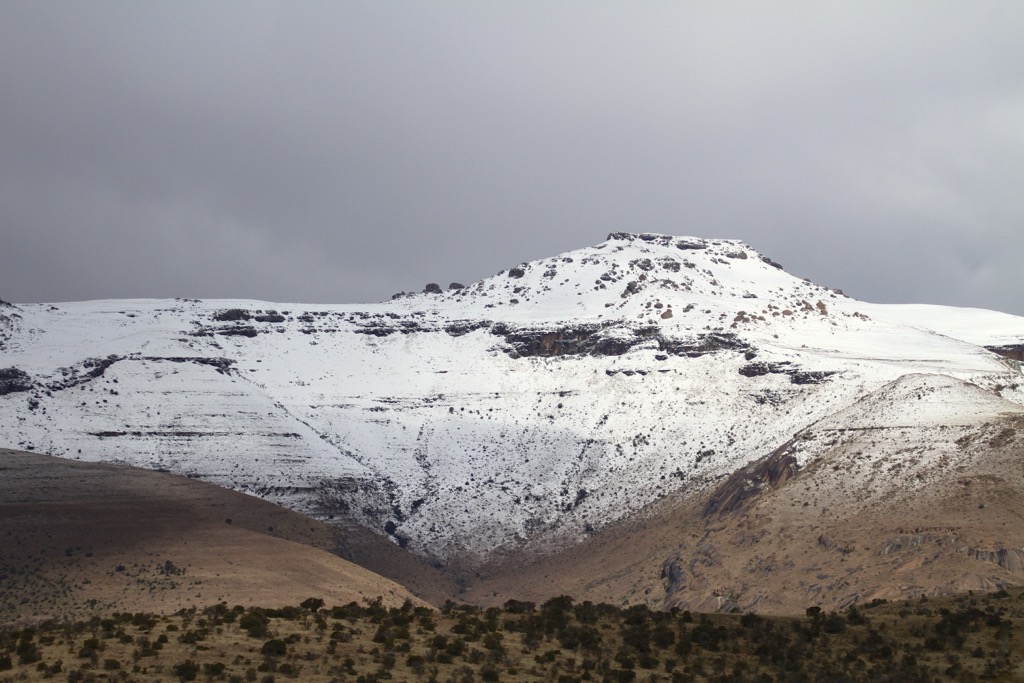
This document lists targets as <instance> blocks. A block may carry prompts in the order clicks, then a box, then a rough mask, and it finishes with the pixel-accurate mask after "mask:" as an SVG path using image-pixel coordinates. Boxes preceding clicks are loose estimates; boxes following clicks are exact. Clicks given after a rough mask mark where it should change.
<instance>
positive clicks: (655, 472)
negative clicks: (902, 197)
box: [0, 233, 1024, 568]
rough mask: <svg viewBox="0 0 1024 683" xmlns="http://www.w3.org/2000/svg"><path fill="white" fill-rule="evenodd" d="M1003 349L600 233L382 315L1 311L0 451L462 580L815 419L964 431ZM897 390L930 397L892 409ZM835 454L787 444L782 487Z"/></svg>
mask: <svg viewBox="0 0 1024 683" xmlns="http://www.w3.org/2000/svg"><path fill="white" fill-rule="evenodd" d="M1022 344H1024V319H1022V318H1019V317H1016V316H1011V315H1006V314H1001V313H996V312H992V311H984V310H978V309H957V308H951V307H942V306H906V305H900V306H893V305H880V304H869V303H866V302H861V301H856V300H854V299H851V298H849V297H847V296H845V295H844V294H843V293H842V292H840V291H838V290H833V289H829V288H826V287H823V286H820V285H817V284H814V283H812V282H809V281H807V280H802V279H800V278H797V277H794V276H792V275H790V274H789V273H787V272H786V271H785V270H783V269H782V267H781V266H780V265H779V264H777V263H775V262H773V261H772V260H771V259H769V258H767V257H765V256H763V255H761V254H759V253H758V252H757V251H755V250H754V249H752V248H751V247H749V246H747V245H745V244H743V243H742V242H738V241H732V240H709V239H700V238H695V237H672V236H667V235H656V234H649V233H641V234H630V233H613V234H612V235H609V237H608V240H607V241H605V242H603V243H601V244H598V245H596V246H594V247H589V248H584V249H580V250H576V251H572V252H567V253H565V254H561V255H558V256H555V257H551V258H547V259H542V260H539V261H533V262H530V263H523V264H520V265H517V266H514V267H511V268H509V269H507V270H505V271H502V272H500V273H498V274H497V275H495V276H493V277H490V278H487V279H485V280H482V281H480V282H477V283H473V284H470V285H468V286H462V285H458V284H454V283H453V284H452V285H451V286H450V287H448V288H442V287H440V286H438V285H436V284H431V285H428V286H427V287H425V290H424V292H422V293H415V294H400V295H396V296H395V297H394V298H393V299H392V300H391V301H388V302H384V303H380V304H371V305H332V306H324V305H305V304H271V303H266V302H256V301H242V300H230V301H227V300H219V301H215V300H207V301H198V300H181V299H177V300H172V301H148V300H132V301H94V302H82V303H62V304H37V305H5V306H3V307H0V425H3V427H2V431H0V436H2V441H3V442H4V443H3V444H2V445H6V446H9V447H12V448H21V449H25V450H35V451H40V452H46V453H50V454H53V455H58V456H62V457H68V458H76V459H81V460H93V461H110V462H124V463H129V464H132V465H136V466H141V467H146V468H151V469H163V470H170V471H173V472H176V473H179V474H186V475H188V476H192V477H196V478H200V479H203V480H206V481H209V482H213V483H217V484H220V485H222V486H226V487H230V488H233V489H236V490H240V491H244V492H248V493H252V494H255V495H258V496H261V497H264V498H268V499H270V500H273V501H276V502H279V503H282V504H284V505H287V506H289V507H292V508H294V509H297V510H300V511H302V512H305V513H307V514H309V515H312V516H315V517H318V518H321V519H327V520H334V521H336V522H338V523H342V522H344V523H347V524H353V523H355V524H359V525H362V526H365V527H367V528H369V529H372V530H374V531H376V532H377V533H379V534H382V535H386V536H387V537H388V538H390V539H391V540H392V541H393V542H395V543H398V544H400V545H401V546H403V547H405V548H406V549H407V550H408V551H410V552H412V553H415V554H417V555H419V556H421V557H423V558H426V559H429V560H430V561H432V562H435V563H438V564H448V565H449V566H451V567H464V568H473V567H478V566H481V565H482V563H492V564H493V563H496V562H500V561H501V558H503V557H512V556H515V557H523V556H524V555H523V554H524V553H526V555H527V556H544V555H547V554H550V553H552V552H555V551H558V550H559V549H564V548H568V547H573V546H575V545H578V544H580V543H583V542H585V541H586V540H587V539H588V538H590V537H591V536H593V535H595V534H598V533H599V532H600V530H601V529H602V528H604V527H607V526H608V525H610V524H613V523H616V522H617V521H620V520H624V519H627V518H633V517H635V516H636V515H638V514H641V513H643V514H647V513H645V512H644V511H645V510H647V511H649V510H651V509H653V508H652V507H651V506H652V505H655V504H658V505H664V504H666V501H668V502H671V501H674V500H680V501H682V500H697V499H698V498H700V497H701V496H704V497H707V496H711V495H712V494H713V493H714V492H715V491H716V489H717V487H720V486H722V485H723V484H724V483H725V482H727V481H728V480H729V478H730V477H732V476H733V475H735V474H736V473H737V472H741V471H743V468H745V467H748V466H750V465H751V464H753V463H757V462H759V461H760V460H761V459H762V458H764V457H766V456H769V455H770V454H772V453H774V452H777V451H778V449H779V448H780V447H782V446H783V445H785V444H787V443H790V442H791V441H792V440H793V439H794V437H795V435H798V434H800V433H803V430H806V429H808V428H809V427H811V426H812V425H816V424H818V425H823V424H833V423H836V421H839V422H842V420H843V419H844V418H843V416H847V415H848V416H850V417H849V419H850V420H851V421H860V422H858V425H860V424H861V422H864V421H867V422H864V424H868V423H870V424H871V425H872V426H871V428H892V427H896V426H899V425H900V424H902V421H903V420H904V419H905V418H906V416H907V415H908V413H907V405H908V404H910V405H914V406H923V405H925V403H917V402H916V401H917V400H918V399H915V398H913V397H912V396H911V395H912V394H913V392H914V391H918V392H919V393H920V396H921V398H920V400H921V401H925V398H924V397H925V396H934V395H937V394H935V393H934V392H945V393H941V395H942V396H947V397H949V398H948V400H947V399H944V400H943V405H944V406H945V407H946V408H948V410H947V413H948V412H952V413H953V414H954V417H953V418H948V415H946V413H941V411H939V413H936V415H938V417H937V418H936V419H937V420H938V422H939V424H938V425H937V426H941V425H942V424H945V423H944V422H943V420H947V419H953V420H954V421H955V420H957V419H960V418H957V417H955V415H957V414H960V413H959V412H958V410H959V408H958V407H959V406H961V405H962V406H963V408H964V410H967V411H968V412H969V414H970V415H971V416H972V417H971V420H974V419H975V418H976V417H977V415H975V413H976V412H977V411H978V410H982V409H981V408H977V406H978V405H981V404H979V403H978V401H976V400H975V397H976V395H977V394H978V393H979V392H980V394H982V395H984V396H985V397H987V399H986V400H989V399H990V400H989V402H988V403H984V402H982V403H984V409H983V411H982V412H984V413H985V416H990V414H991V410H992V408H991V404H992V402H993V401H994V402H996V403H997V404H998V405H999V406H1004V407H1005V406H1009V408H1007V410H1010V411H1011V412H1012V411H1013V410H1016V406H1019V405H1020V404H1022V403H1024V388H1022V385H1024V378H1022V376H1021V371H1020V365H1019V363H1018V362H1016V361H1014V360H1012V359H1011V358H1010V357H1012V356H1014V354H1017V356H1018V357H1019V354H1020V351H1021V349H1022V348H1024V347H1022V346H1021V345H1022ZM986 347H989V348H986ZM989 349H996V350H998V351H1000V353H1002V355H999V354H997V353H994V352H993V351H991V350H989ZM911 376H912V377H924V378H930V377H931V378H935V377H937V378H940V379H939V380H931V379H926V380H922V381H923V383H924V387H925V388H918V389H901V390H896V389H893V387H894V386H895V387H900V386H903V385H900V384H896V385H894V384H893V383H894V382H899V381H901V378H906V377H911ZM943 378H944V379H943ZM943 382H955V383H956V386H957V387H960V386H967V387H970V388H969V390H962V391H961V390H960V389H957V390H956V391H947V390H946V389H942V387H944V386H945V385H944V384H943ZM915 386H916V385H915ZM928 387H932V388H933V389H934V391H932V390H930V389H929V390H926V389H927V388H928ZM879 392H880V393H879ZM908 392H910V393H908ZM922 392H923V393H922ZM876 404H877V405H876ZM868 407H870V411H869V414H868V416H867V417H865V411H866V410H868ZM970 411H974V412H970ZM985 411H988V412H985ZM996 412H997V413H998V412H999V411H998V410H997V411H996ZM940 413H941V414H940ZM915 414H916V413H915ZM977 419H979V420H985V419H988V418H987V417H977ZM829 420H831V421H832V422H829ZM851 424H852V423H851ZM851 428H852V427H851ZM867 428H868V427H866V426H864V427H861V426H858V427H857V429H867ZM829 429H832V430H836V429H843V427H842V426H841V424H840V425H839V426H832V427H830V428H829ZM814 433H816V434H820V433H821V431H820V429H819V430H816V431H815V432H814ZM879 433H881V432H879ZM961 436H962V434H961ZM812 446H813V447H812ZM832 447H833V445H831V444H829V443H826V442H817V441H813V440H807V441H806V443H804V445H803V446H801V447H800V448H798V449H795V450H794V455H793V461H792V463H791V466H790V469H791V470H792V472H793V473H795V472H798V471H804V470H807V469H809V468H812V467H813V466H814V465H815V463H816V462H818V461H819V460H820V459H821V458H822V457H824V455H825V454H826V453H827V452H829V449H830V448H832ZM950 466H953V465H950ZM787 476H788V475H787ZM836 490H837V491H838V490H839V489H836ZM844 490H845V489H844ZM823 495H825V494H824V493H823Z"/></svg>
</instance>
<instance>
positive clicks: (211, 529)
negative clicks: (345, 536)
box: [0, 449, 423, 623]
mask: <svg viewBox="0 0 1024 683" xmlns="http://www.w3.org/2000/svg"><path fill="white" fill-rule="evenodd" d="M337 535H338V531H337V529H335V528H333V527H330V526H328V525H326V524H322V523H319V522H316V521H313V520H310V519H308V518H306V517H304V516H302V515H300V514H297V513H295V512H291V511H288V510H285V509H283V508H280V507H278V506H276V505H272V504H270V503H266V502H264V501H261V500H259V499H257V498H253V497H251V496H246V495H243V494H240V493H236V492H233V491H228V490H225V489H221V488H219V487H216V486H212V485H209V484H204V483H202V482H198V481H194V480H190V479H187V478H184V477H178V476H174V475H170V474H165V473H159V472H149V471H145V470H139V469H134V468H130V467H122V466H117V465H106V464H96V463H82V462H76V461H71V460H64V459H58V458H53V457H49V456H45V455H35V454H29V453H21V452H16V451H10V450H4V449H0V623H11V622H17V621H22V620H29V621H38V620H42V619H50V618H56V619H62V620H63V619H76V618H82V617H85V616H89V615H91V614H96V613H111V612H125V611H133V612H135V611H147V612H161V613H169V612H174V611H176V610H178V609H181V608H184V607H190V606H197V605H198V606H202V605H209V604H213V603H219V602H226V603H227V604H228V605H229V606H233V605H236V604H240V605H262V606H281V605H296V604H298V603H299V602H301V601H302V600H304V599H306V598H309V597H320V598H323V599H324V600H325V601H327V604H344V603H347V602H350V601H353V600H355V601H362V600H366V599H372V598H374V597H377V596H381V597H382V598H383V600H384V602H385V604H389V605H397V604H401V603H402V602H404V601H405V600H407V599H411V600H413V601H414V602H416V603H417V604H423V603H421V602H420V601H419V600H417V599H416V598H415V597H413V595H412V594H411V593H410V592H409V591H407V590H406V589H405V588H403V587H402V586H400V585H398V584H396V583H394V582H392V581H390V580H388V579H385V578H383V577H381V576H379V575H377V574H374V573H372V572H371V571H368V570H366V569H363V568H362V567H359V566H357V565H355V564H352V563H351V562H348V561H346V560H344V559H341V558H340V557H338V556H336V555H333V554H331V553H330V552H328V551H329V550H332V549H335V548H336V547H337V545H338V537H337Z"/></svg>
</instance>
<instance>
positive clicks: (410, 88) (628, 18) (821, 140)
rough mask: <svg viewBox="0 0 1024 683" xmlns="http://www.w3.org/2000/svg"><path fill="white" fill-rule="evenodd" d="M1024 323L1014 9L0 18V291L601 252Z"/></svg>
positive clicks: (244, 284)
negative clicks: (683, 253) (600, 246)
mask: <svg viewBox="0 0 1024 683" xmlns="http://www.w3.org/2000/svg"><path fill="white" fill-rule="evenodd" d="M617 230H626V231H636V232H662V233H669V234H676V235H696V236H702V237H723V238H737V239H742V240H745V241H746V242H748V243H750V244H751V245H753V246H754V247H755V248H757V249H759V250H760V251H761V252H762V253H765V254H767V255H768V256H770V257H771V258H773V259H775V260H776V261H779V262H781V263H782V264H783V265H784V266H785V267H786V269H787V270H789V271H790V272H791V273H793V274H795V275H799V276H801V277H809V278H811V279H812V280H814V281H816V282H819V283H820V284H824V285H827V286H831V287H840V288H842V289H843V290H845V291H846V292H847V293H848V294H850V295H851V296H855V297H857V298H861V299H866V300H869V301H880V302H928V303H944V304H952V305H962V306H977V307H984V308H993V309H997V310H1003V311H1007V312H1011V313H1017V314H1024V3H1022V2H1019V0H1007V1H1006V2H984V1H977V0H971V1H970V2H963V1H960V0H958V1H956V2H944V1H941V0H927V1H923V2H893V1H889V0H887V1H885V2H862V1H859V0H858V1H857V2H852V1H846V0H844V1H842V2H826V1H822V2H813V3H812V2H795V1H793V2H761V1H758V2H718V1H716V2H710V1H708V2H699V3H698V2H685V1H683V0H679V1H672V2H667V1H658V2H653V1H652V2H633V1H630V2H616V3H613V2H600V1H599V0H585V1H583V0H581V1H579V2H559V1H557V0H544V1H537V2H532V1H529V0H514V1H510V2H501V1H498V0H487V1H486V2H481V1H479V0H473V1H471V2H447V1H438V2H413V1H411V0H405V1H395V2H391V1H388V0H366V1H359V0H345V1H344V2H323V3H319V2H293V1H289V2H257V1H253V0H245V1H244V2H243V1H237V2H230V1H228V2H216V3H211V2H205V1H203V2H199V1H196V2H188V1H186V0H176V1H175V2H160V3H158V2H127V1H122V2H104V1H102V0H99V1H98V0H92V1H90V2H77V1H75V2H73V1H71V0H68V1H66V2H55V1H54V2H50V1H45V0H24V1H22V0H4V1H3V2H2V4H0V298H3V299H6V300H8V301H17V302H36V301H68V300H79V299H94V298H122V297H131V298H136V297H174V296H181V297H200V298H217V297H241V298H255V299H266V300H270V301H279V302H334V303H347V302H371V301H379V300H383V299H387V298H388V297H390V295H391V294H393V293H395V292H398V291H401V290H420V289H422V288H423V286H424V284H426V283H427V282H438V283H441V284H442V285H447V284H448V283H449V282H452V281H459V282H464V283H469V282H472V281H475V280H477V279H480V278H482V277H486V276H488V275H492V274H494V273H496V272H497V271H499V270H501V269H503V268H507V267H509V266H512V265H515V264H517V263H519V262H522V261H527V260H532V259H536V258H542V257H546V256H553V255H555V254H557V253H560V252H563V251H568V250H570V249H575V248H579V247H584V246H589V245H593V244H597V243H599V242H601V241H603V240H604V239H605V238H606V236H607V234H608V233H609V232H611V231H617Z"/></svg>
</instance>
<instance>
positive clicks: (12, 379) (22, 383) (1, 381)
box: [0, 366, 32, 396]
mask: <svg viewBox="0 0 1024 683" xmlns="http://www.w3.org/2000/svg"><path fill="white" fill-rule="evenodd" d="M30 389H32V378H31V377H30V376H29V374H28V373H27V372H25V371H24V370H20V369H18V368H16V367H14V366H11V367H9V368H3V369H0V396H4V395H6V394H14V393H17V392H20V391H29V390H30Z"/></svg>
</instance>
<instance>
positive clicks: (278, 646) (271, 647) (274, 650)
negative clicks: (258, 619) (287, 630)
mask: <svg viewBox="0 0 1024 683" xmlns="http://www.w3.org/2000/svg"><path fill="white" fill-rule="evenodd" d="M287 652H288V646H287V645H285V643H284V641H283V640H279V639H277V638H274V639H273V640H268V641H267V642H265V643H263V647H262V648H260V654H263V655H267V656H270V657H281V656H283V655H284V654H286V653H287Z"/></svg>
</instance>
